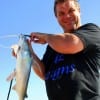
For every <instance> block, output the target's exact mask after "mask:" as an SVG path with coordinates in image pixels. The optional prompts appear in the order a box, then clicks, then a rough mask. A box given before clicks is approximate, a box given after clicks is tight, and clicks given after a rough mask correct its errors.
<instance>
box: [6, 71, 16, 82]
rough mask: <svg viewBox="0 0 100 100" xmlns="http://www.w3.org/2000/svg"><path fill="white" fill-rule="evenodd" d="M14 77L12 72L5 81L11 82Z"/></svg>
mask: <svg viewBox="0 0 100 100" xmlns="http://www.w3.org/2000/svg"><path fill="white" fill-rule="evenodd" d="M15 75H16V72H15V71H14V72H12V73H11V74H10V75H9V76H8V77H7V79H6V80H7V81H8V82H9V81H11V80H12V79H13V78H14V77H15Z"/></svg>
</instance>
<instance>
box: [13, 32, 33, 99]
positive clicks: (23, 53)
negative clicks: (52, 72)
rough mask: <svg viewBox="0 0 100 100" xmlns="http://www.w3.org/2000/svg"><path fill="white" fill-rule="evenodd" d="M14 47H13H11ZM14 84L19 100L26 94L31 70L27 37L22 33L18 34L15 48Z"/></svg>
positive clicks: (30, 56) (31, 59) (31, 60)
mask: <svg viewBox="0 0 100 100" xmlns="http://www.w3.org/2000/svg"><path fill="white" fill-rule="evenodd" d="M13 49H14V48H13ZM16 55H17V58H16V69H15V79H16V84H15V86H14V87H13V88H14V89H15V91H16V92H17V94H18V96H19V100H24V98H25V97H26V95H27V86H28V81H29V77H30V72H31V66H32V62H33V58H32V55H31V52H30V49H29V46H28V42H27V39H26V37H25V36H24V35H22V34H21V35H20V38H19V42H18V48H17V50H16Z"/></svg>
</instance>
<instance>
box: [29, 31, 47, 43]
mask: <svg viewBox="0 0 100 100" xmlns="http://www.w3.org/2000/svg"><path fill="white" fill-rule="evenodd" d="M46 35H47V34H44V33H39V32H32V33H31V41H33V42H35V43H40V44H45V43H47V42H46Z"/></svg>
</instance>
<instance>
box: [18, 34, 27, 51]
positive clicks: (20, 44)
mask: <svg viewBox="0 0 100 100" xmlns="http://www.w3.org/2000/svg"><path fill="white" fill-rule="evenodd" d="M18 48H19V49H20V50H23V51H26V50H28V49H29V47H28V41H27V38H26V36H25V35H23V34H21V35H20V36H19V42H18Z"/></svg>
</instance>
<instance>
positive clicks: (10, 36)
mask: <svg viewBox="0 0 100 100" xmlns="http://www.w3.org/2000/svg"><path fill="white" fill-rule="evenodd" d="M18 36H19V35H4V36H0V39H4V38H13V37H18Z"/></svg>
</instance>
